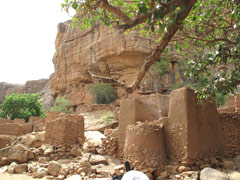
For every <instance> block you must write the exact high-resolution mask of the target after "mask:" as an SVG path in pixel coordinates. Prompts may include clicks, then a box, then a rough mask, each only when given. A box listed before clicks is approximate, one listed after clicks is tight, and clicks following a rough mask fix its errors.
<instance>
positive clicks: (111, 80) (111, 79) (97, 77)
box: [88, 70, 128, 89]
mask: <svg viewBox="0 0 240 180" xmlns="http://www.w3.org/2000/svg"><path fill="white" fill-rule="evenodd" d="M88 73H89V74H90V76H91V77H93V78H96V79H102V80H105V81H107V82H111V83H116V84H117V85H118V86H121V87H123V88H124V89H128V87H127V86H126V84H125V83H123V82H121V81H118V80H116V79H114V78H110V77H106V76H98V75H95V74H93V72H92V71H91V70H88Z"/></svg>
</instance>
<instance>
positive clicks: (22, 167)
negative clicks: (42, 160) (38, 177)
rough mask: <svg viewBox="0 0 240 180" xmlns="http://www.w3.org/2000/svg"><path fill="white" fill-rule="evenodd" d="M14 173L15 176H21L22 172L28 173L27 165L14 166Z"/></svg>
mask: <svg viewBox="0 0 240 180" xmlns="http://www.w3.org/2000/svg"><path fill="white" fill-rule="evenodd" d="M14 171H15V173H16V174H22V173H24V172H27V171H28V165H27V163H24V164H18V165H16V166H15V168H14Z"/></svg>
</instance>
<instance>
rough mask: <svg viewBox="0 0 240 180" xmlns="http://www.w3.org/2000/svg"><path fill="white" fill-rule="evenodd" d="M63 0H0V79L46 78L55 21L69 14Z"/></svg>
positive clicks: (52, 52) (52, 45)
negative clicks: (62, 4)
mask: <svg viewBox="0 0 240 180" xmlns="http://www.w3.org/2000/svg"><path fill="white" fill-rule="evenodd" d="M62 2H64V0H11V1H9V0H1V6H0V82H2V81H4V82H9V83H20V84H23V83H25V82H26V81H27V80H37V79H41V78H48V77H49V76H50V75H51V73H53V71H54V66H53V64H52V57H53V55H54V52H55V38H56V33H57V24H58V23H59V22H64V21H66V20H69V19H70V18H71V17H69V16H68V14H67V13H66V12H64V11H61V3H62Z"/></svg>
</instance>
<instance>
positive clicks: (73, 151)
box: [70, 145, 82, 156]
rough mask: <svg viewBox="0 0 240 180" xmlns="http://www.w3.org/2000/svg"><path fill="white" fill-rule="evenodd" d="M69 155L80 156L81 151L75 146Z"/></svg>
mask: <svg viewBox="0 0 240 180" xmlns="http://www.w3.org/2000/svg"><path fill="white" fill-rule="evenodd" d="M70 153H71V155H73V156H82V149H81V148H80V147H79V146H78V145H75V146H73V148H72V150H71V152H70Z"/></svg>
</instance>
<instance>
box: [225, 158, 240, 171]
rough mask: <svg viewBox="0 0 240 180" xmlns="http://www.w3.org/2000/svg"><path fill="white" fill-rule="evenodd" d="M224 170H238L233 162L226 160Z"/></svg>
mask: <svg viewBox="0 0 240 180" xmlns="http://www.w3.org/2000/svg"><path fill="white" fill-rule="evenodd" d="M223 168H224V169H226V170H236V169H237V166H236V165H235V163H234V162H233V161H229V160H225V161H223Z"/></svg>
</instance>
